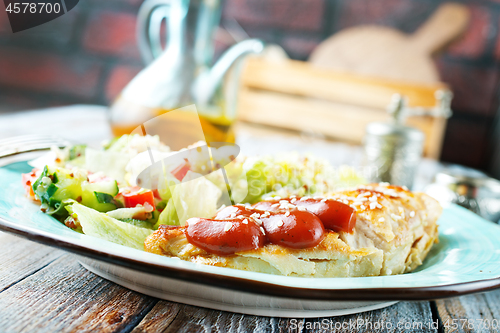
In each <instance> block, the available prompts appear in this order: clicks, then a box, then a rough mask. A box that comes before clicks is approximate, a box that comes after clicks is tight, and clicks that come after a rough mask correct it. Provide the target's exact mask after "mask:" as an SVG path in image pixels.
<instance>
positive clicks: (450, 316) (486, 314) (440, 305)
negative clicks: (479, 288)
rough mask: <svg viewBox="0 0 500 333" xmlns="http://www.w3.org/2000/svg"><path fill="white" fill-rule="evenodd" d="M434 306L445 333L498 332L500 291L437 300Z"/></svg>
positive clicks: (499, 324)
mask: <svg viewBox="0 0 500 333" xmlns="http://www.w3.org/2000/svg"><path fill="white" fill-rule="evenodd" d="M436 305H437V310H438V313H439V316H440V319H441V321H442V323H443V328H444V331H445V332H499V331H500V290H495V291H490V292H487V293H484V294H475V295H468V296H462V297H456V298H449V299H444V300H437V301H436ZM454 324H456V325H457V327H454Z"/></svg>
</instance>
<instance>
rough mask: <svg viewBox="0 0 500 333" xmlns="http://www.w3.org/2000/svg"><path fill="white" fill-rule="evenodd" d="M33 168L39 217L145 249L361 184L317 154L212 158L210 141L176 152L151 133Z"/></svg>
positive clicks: (52, 157) (51, 156) (59, 153)
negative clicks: (150, 242) (233, 209)
mask: <svg viewBox="0 0 500 333" xmlns="http://www.w3.org/2000/svg"><path fill="white" fill-rule="evenodd" d="M179 156H180V157H181V158H179ZM207 156H209V157H207ZM228 156H229V157H228ZM30 165H32V166H33V170H32V172H31V173H28V174H23V176H22V181H23V185H24V187H25V189H26V194H27V196H28V197H29V198H30V199H32V200H35V201H36V202H38V203H39V204H40V209H41V211H43V212H44V213H46V214H49V215H51V216H53V217H54V218H56V219H58V220H59V221H61V222H62V223H64V224H65V225H66V226H67V227H69V228H71V229H73V230H75V231H77V232H81V233H84V234H86V235H90V236H94V237H98V238H101V239H105V240H108V241H111V242H114V243H118V244H121V245H125V246H129V247H133V248H136V249H140V250H143V247H144V240H145V239H146V237H148V236H149V235H150V234H151V233H153V232H154V231H155V230H156V229H158V227H159V225H161V224H166V225H184V223H185V221H186V220H187V219H189V218H191V217H207V218H210V217H213V216H214V215H215V214H216V212H217V210H218V209H220V207H223V206H224V205H230V204H232V203H250V204H253V203H256V202H259V201H261V200H263V199H265V198H267V197H271V196H280V197H288V196H290V195H297V196H305V195H309V196H314V195H325V194H327V193H328V192H331V191H333V190H335V189H338V188H339V187H346V186H352V185H357V184H360V183H362V182H363V179H362V178H361V177H359V176H358V175H357V174H356V173H355V172H354V171H353V170H352V169H351V168H348V167H342V168H340V169H336V168H334V167H332V166H331V165H330V164H328V163H327V162H326V161H325V160H322V159H319V158H315V157H312V156H301V155H299V154H296V153H287V154H278V155H275V156H252V157H247V156H242V155H241V154H240V155H239V156H233V155H230V153H228V152H227V148H224V147H219V148H213V147H211V148H210V154H207V146H206V144H205V143H204V142H199V143H196V144H194V145H192V146H190V147H186V149H182V150H181V151H171V150H170V148H169V147H168V146H166V145H164V144H162V143H161V142H160V140H159V138H158V136H149V135H146V136H140V135H124V136H122V137H120V138H116V139H114V140H112V141H110V142H106V143H104V144H103V145H102V147H101V148H100V149H94V148H91V147H87V146H85V145H75V146H71V147H66V148H64V149H59V148H53V149H52V150H51V151H50V152H49V153H47V154H46V155H44V156H42V157H40V158H38V159H36V160H33V161H31V162H30ZM153 165H154V166H155V168H153ZM214 165H216V166H217V167H216V168H214V167H213V166H214ZM210 166H212V167H210ZM153 171H154V172H153ZM148 172H150V173H148Z"/></svg>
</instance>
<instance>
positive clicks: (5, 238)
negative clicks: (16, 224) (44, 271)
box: [0, 232, 64, 292]
mask: <svg viewBox="0 0 500 333" xmlns="http://www.w3.org/2000/svg"><path fill="white" fill-rule="evenodd" d="M63 254H64V252H63V251H60V250H57V249H54V248H52V247H48V246H44V245H41V244H38V243H34V242H30V241H27V240H25V239H22V238H20V237H17V236H14V235H10V234H6V233H3V232H0V292H2V291H3V290H5V289H6V288H8V287H9V286H11V285H12V284H14V283H16V282H18V281H20V280H22V279H24V278H25V277H27V276H29V275H31V274H33V273H34V272H36V271H38V270H40V269H41V268H42V267H45V266H47V265H48V264H50V263H51V262H53V261H54V260H56V259H57V258H59V257H61V256H62V255H63Z"/></svg>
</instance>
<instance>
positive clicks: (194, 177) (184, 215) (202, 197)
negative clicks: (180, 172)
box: [158, 171, 228, 225]
mask: <svg viewBox="0 0 500 333" xmlns="http://www.w3.org/2000/svg"><path fill="white" fill-rule="evenodd" d="M171 191H172V198H171V199H170V200H169V202H168V204H167V208H165V210H164V211H163V212H162V213H161V214H160V217H159V218H158V221H159V223H158V224H174V225H175V224H177V225H184V224H185V223H186V220H187V219H189V218H191V217H213V216H214V215H215V213H216V212H217V209H218V208H219V206H220V203H219V199H220V198H221V196H222V194H223V193H222V191H221V190H220V189H219V188H218V187H217V186H216V185H214V184H213V183H212V182H211V181H209V180H208V179H206V178H205V177H203V176H201V175H200V174H197V173H195V172H191V171H188V173H187V174H186V176H185V177H184V179H183V182H182V183H181V184H178V185H175V186H173V187H171ZM225 197H228V194H225ZM173 208H175V211H173ZM176 217H177V219H176Z"/></svg>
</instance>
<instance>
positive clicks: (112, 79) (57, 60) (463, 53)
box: [0, 0, 500, 171]
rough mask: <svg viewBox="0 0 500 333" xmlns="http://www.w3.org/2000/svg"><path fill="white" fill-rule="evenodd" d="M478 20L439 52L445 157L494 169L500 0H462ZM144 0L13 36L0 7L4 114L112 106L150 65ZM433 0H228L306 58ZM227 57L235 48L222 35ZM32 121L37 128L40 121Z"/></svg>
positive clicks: (86, 2)
mask: <svg viewBox="0 0 500 333" xmlns="http://www.w3.org/2000/svg"><path fill="white" fill-rule="evenodd" d="M459 2H462V3H465V4H467V5H468V7H469V8H470V11H471V22H470V24H469V27H468V29H467V32H466V33H465V35H464V36H463V38H461V40H459V41H457V42H456V43H454V44H453V45H452V46H451V47H450V48H449V49H448V50H447V51H446V52H444V53H442V54H441V55H439V56H438V57H436V64H437V66H438V68H439V70H440V73H441V78H442V80H443V81H445V82H447V83H448V84H449V85H450V86H451V88H452V90H453V92H454V94H455V97H454V100H453V104H452V108H453V111H454V114H453V117H452V118H451V119H450V120H449V122H448V128H447V131H446V136H445V142H444V148H443V153H442V160H443V161H448V162H455V163H460V164H464V165H468V166H471V167H475V168H479V169H483V170H490V171H494V170H491V169H490V168H491V163H492V157H491V156H492V155H493V154H494V153H495V149H496V147H494V140H493V139H492V138H493V136H492V133H493V129H494V124H495V121H496V115H497V110H498V105H499V82H500V79H499V78H500V75H499V73H500V67H499V65H498V60H499V59H500V34H499V30H500V20H499V18H500V0H489V1H487V0H483V1H459ZM141 3H142V0H83V1H80V3H79V4H78V5H77V6H76V7H75V8H74V9H73V10H71V11H70V12H68V14H66V15H64V16H62V17H60V18H58V19H56V20H54V21H52V22H49V23H46V24H44V25H42V26H39V27H36V28H34V29H30V30H27V31H23V32H19V33H16V34H12V32H11V29H10V26H9V23H8V21H7V16H6V13H5V12H4V8H3V4H2V5H0V8H1V11H0V112H11V111H16V110H22V109H32V108H41V107H48V106H59V105H67V104H74V103H92V104H104V105H107V104H109V103H110V102H111V101H112V100H113V99H114V97H115V96H116V95H117V94H118V93H119V92H120V91H121V89H122V88H123V87H124V86H125V84H126V83H127V82H128V81H129V80H130V79H131V78H132V77H133V76H134V75H135V74H136V73H137V72H138V71H139V70H140V69H141V68H142V67H143V63H142V61H141V59H140V56H139V52H138V49H137V45H136V38H135V20H136V19H135V15H136V13H137V10H138V8H139V6H140V4H141ZM439 4H440V1H434V0H228V1H226V3H225V6H224V11H223V19H222V25H223V26H228V25H230V24H231V22H232V20H233V19H236V20H237V22H238V23H239V24H240V25H241V26H242V27H243V29H244V30H245V31H246V32H247V33H248V35H249V36H250V37H258V38H262V39H264V40H265V41H267V42H272V43H276V44H279V45H281V46H282V47H283V48H284V49H285V50H286V51H287V52H288V54H289V55H290V56H291V57H292V58H294V59H300V60H305V59H307V57H308V55H309V53H310V52H311V51H312V50H313V49H314V48H315V47H316V46H317V45H318V44H319V43H320V42H321V41H322V40H323V39H325V38H326V37H328V36H330V35H331V34H333V33H335V32H337V31H339V30H341V29H343V28H347V27H351V26H355V25H359V24H379V25H386V26H391V27H396V28H398V29H400V30H402V31H405V32H408V33H411V32H413V31H415V30H416V29H417V27H418V26H420V25H421V24H422V22H424V21H425V20H426V19H427V18H428V17H429V16H430V15H431V13H432V12H433V11H434V10H435V9H436V8H437V6H438V5H439ZM216 45H217V53H218V54H219V53H220V52H222V50H223V49H225V48H226V47H227V46H228V45H225V44H224V43H223V42H218V43H217V44H216ZM30 126H33V124H31V125H30Z"/></svg>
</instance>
